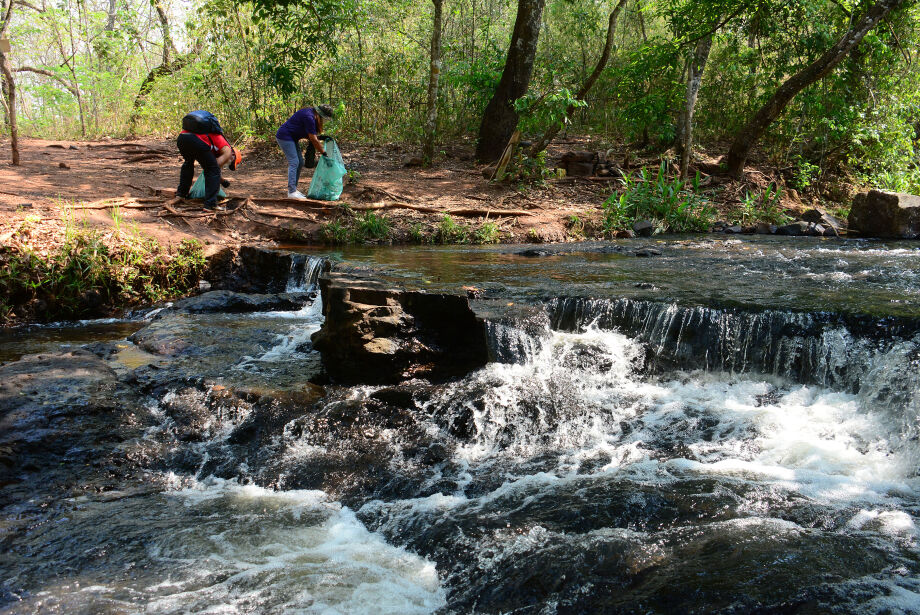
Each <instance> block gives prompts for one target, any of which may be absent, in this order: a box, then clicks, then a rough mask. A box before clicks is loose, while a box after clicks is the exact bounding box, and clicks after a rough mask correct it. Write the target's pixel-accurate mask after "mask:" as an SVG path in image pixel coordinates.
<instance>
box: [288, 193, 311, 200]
mask: <svg viewBox="0 0 920 615" xmlns="http://www.w3.org/2000/svg"><path fill="white" fill-rule="evenodd" d="M288 198H289V199H297V200H298V201H306V200H307V197H305V196H304V195H303V194H302V193H301V192H300V190H295V191H294V192H288Z"/></svg>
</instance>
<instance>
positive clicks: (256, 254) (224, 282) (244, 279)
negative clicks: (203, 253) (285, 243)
mask: <svg viewBox="0 0 920 615" xmlns="http://www.w3.org/2000/svg"><path fill="white" fill-rule="evenodd" d="M307 260H308V259H307V256H306V255H304V254H297V253H294V252H287V251H284V250H269V249H266V248H258V247H253V246H242V247H241V248H239V249H238V250H237V249H233V248H226V249H224V250H221V251H220V252H217V253H216V254H214V255H213V256H211V258H210V259H208V268H207V270H206V271H205V273H204V275H203V278H204V279H205V280H206V281H208V282H209V283H210V284H211V288H213V289H215V290H232V291H236V292H243V293H282V292H284V291H285V290H286V289H287V285H288V282H289V281H290V279H291V276H292V274H294V273H296V271H297V269H298V267H299V268H300V270H301V271H302V269H303V267H304V265H305V263H306V262H307ZM330 267H331V265H330V264H329V263H328V262H327V261H324V262H323V263H322V269H323V270H324V271H327V270H328V269H329V268H330Z"/></svg>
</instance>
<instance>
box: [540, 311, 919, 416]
mask: <svg viewBox="0 0 920 615" xmlns="http://www.w3.org/2000/svg"><path fill="white" fill-rule="evenodd" d="M547 307H548V310H549V313H550V322H551V326H552V328H553V329H558V330H563V331H583V330H585V329H586V328H587V327H589V326H593V327H597V328H600V329H607V330H616V331H618V332H621V333H623V334H624V335H626V336H628V337H630V338H633V339H635V340H637V341H639V342H641V343H644V344H645V345H646V350H647V353H648V361H649V367H650V368H659V369H668V368H675V367H676V368H682V369H704V370H707V371H713V370H722V371H727V372H732V373H746V372H760V373H764V374H771V375H775V376H781V377H783V378H788V379H790V380H793V381H796V382H801V383H807V384H818V385H821V386H825V387H829V388H833V389H837V390H842V391H847V392H851V393H858V394H860V395H861V396H863V397H865V398H869V399H871V400H873V401H874V402H877V403H886V404H888V403H891V404H894V405H898V406H901V407H904V406H914V407H916V406H917V404H918V401H917V399H916V394H917V392H918V391H920V321H917V320H909V319H873V318H871V317H865V316H848V315H844V314H828V313H798V312H786V311H778V310H765V311H748V310H741V309H719V308H710V307H684V306H679V305H676V304H673V303H659V302H653V301H634V300H629V299H615V300H600V299H581V298H559V299H554V300H552V301H550V302H549V304H548V306H547ZM918 414H920V412H918Z"/></svg>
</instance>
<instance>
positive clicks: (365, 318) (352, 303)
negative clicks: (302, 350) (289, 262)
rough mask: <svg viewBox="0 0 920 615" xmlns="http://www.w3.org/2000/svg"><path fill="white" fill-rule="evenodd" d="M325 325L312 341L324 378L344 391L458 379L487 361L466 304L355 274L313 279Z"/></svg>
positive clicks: (478, 326)
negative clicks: (346, 386)
mask: <svg viewBox="0 0 920 615" xmlns="http://www.w3.org/2000/svg"><path fill="white" fill-rule="evenodd" d="M320 291H321V293H322V299H323V313H324V316H325V322H324V323H323V327H322V329H320V330H319V331H318V332H316V333H314V334H313V338H312V340H313V348H314V349H316V350H318V351H319V352H320V353H321V354H322V356H323V365H324V366H325V368H326V372H327V373H328V375H329V376H330V377H331V378H332V379H334V380H335V381H337V382H340V383H345V384H358V383H366V384H390V383H398V382H401V381H403V380H406V379H410V378H414V377H421V378H427V379H429V380H432V381H440V380H448V379H451V378H455V377H460V376H463V375H465V374H467V373H469V372H470V371H472V370H474V369H477V368H479V367H482V366H483V365H485V364H486V362H487V361H488V356H489V353H488V348H487V343H486V335H485V327H484V325H483V322H482V321H481V320H480V319H479V318H477V317H476V315H475V314H474V313H473V310H472V309H471V308H470V304H469V300H468V299H467V297H466V296H461V295H452V294H443V293H426V292H422V291H409V290H402V289H398V288H393V287H392V286H388V285H386V284H383V283H380V282H378V281H376V280H373V279H371V278H370V277H369V276H367V275H362V274H361V273H355V272H350V273H349V272H331V273H328V274H326V275H324V276H323V277H322V278H320Z"/></svg>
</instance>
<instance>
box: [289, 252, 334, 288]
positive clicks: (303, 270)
mask: <svg viewBox="0 0 920 615" xmlns="http://www.w3.org/2000/svg"><path fill="white" fill-rule="evenodd" d="M328 263H329V261H328V260H327V259H325V258H323V257H322V256H310V255H308V254H292V255H291V272H290V274H289V275H288V281H287V287H286V288H285V289H284V291H285V292H288V293H298V292H307V291H310V290H312V289H313V288H315V287H316V283H317V280H318V279H319V276H320V274H321V273H322V272H323V271H324V270H325V269H326V267H327V266H328Z"/></svg>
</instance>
